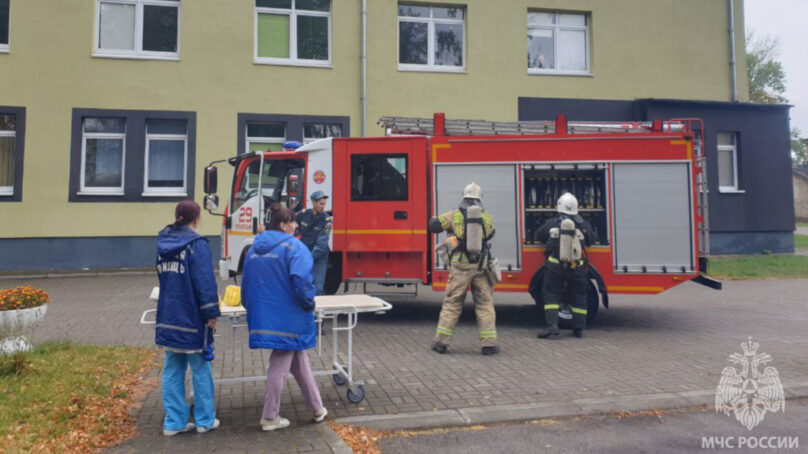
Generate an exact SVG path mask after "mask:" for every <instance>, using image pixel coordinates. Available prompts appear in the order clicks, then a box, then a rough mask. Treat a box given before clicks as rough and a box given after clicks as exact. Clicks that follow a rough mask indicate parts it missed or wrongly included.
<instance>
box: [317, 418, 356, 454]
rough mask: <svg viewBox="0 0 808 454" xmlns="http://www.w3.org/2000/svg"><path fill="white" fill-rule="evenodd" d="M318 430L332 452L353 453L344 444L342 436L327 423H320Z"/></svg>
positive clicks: (340, 453)
mask: <svg viewBox="0 0 808 454" xmlns="http://www.w3.org/2000/svg"><path fill="white" fill-rule="evenodd" d="M318 431H319V432H320V435H321V436H322V437H323V440H324V441H325V442H326V444H327V445H328V447H329V448H331V452H333V453H334V454H353V451H352V450H351V448H350V447H348V445H347V444H345V441H344V440H343V439H342V437H340V436H339V435H337V433H336V432H334V431H333V430H332V429H331V428H330V427H328V424H320V425H319V427H318Z"/></svg>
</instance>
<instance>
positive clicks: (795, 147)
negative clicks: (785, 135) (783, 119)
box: [791, 128, 808, 164]
mask: <svg viewBox="0 0 808 454" xmlns="http://www.w3.org/2000/svg"><path fill="white" fill-rule="evenodd" d="M801 135H802V132H801V131H800V130H799V129H797V128H793V129H791V160H792V161H793V162H794V164H808V145H806V141H808V139H801V138H800V136H801Z"/></svg>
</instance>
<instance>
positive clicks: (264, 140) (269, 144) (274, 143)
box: [245, 123, 286, 152]
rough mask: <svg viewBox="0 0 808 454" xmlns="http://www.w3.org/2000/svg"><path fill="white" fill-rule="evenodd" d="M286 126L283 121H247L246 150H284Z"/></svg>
mask: <svg viewBox="0 0 808 454" xmlns="http://www.w3.org/2000/svg"><path fill="white" fill-rule="evenodd" d="M285 141H286V127H285V126H284V125H283V124H281V123H247V140H246V142H245V143H246V145H247V149H246V150H245V151H246V152H250V151H283V142H285Z"/></svg>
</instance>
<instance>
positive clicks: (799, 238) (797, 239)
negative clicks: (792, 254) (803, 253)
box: [794, 233, 808, 249]
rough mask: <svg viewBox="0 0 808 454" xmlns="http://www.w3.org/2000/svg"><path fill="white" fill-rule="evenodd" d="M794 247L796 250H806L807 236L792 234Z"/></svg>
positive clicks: (807, 244)
mask: <svg viewBox="0 0 808 454" xmlns="http://www.w3.org/2000/svg"><path fill="white" fill-rule="evenodd" d="M794 247H795V248H796V249H808V235H797V234H796V233H795V234H794Z"/></svg>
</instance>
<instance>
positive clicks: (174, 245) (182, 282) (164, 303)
mask: <svg viewBox="0 0 808 454" xmlns="http://www.w3.org/2000/svg"><path fill="white" fill-rule="evenodd" d="M157 276H158V278H159V279H160V298H159V299H158V300H157V325H156V330H155V342H156V343H157V345H163V346H166V347H173V348H178V349H183V350H199V349H201V348H202V345H203V340H204V339H203V336H204V333H205V323H206V322H207V321H208V320H209V319H212V318H216V317H218V316H219V315H220V314H219V294H218V293H217V289H216V278H215V277H214V276H213V262H212V259H211V256H210V247H208V240H207V239H206V238H204V237H202V236H200V235H199V234H197V233H196V232H194V231H193V230H191V228H189V227H187V226H182V227H175V226H173V225H169V226H167V227H166V228H164V229H163V230H162V231H160V233H159V234H158V237H157ZM208 342H209V343H213V333H212V332H211V333H209V336H208Z"/></svg>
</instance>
